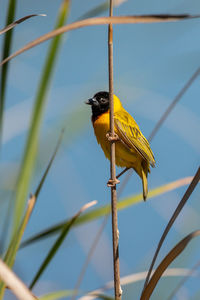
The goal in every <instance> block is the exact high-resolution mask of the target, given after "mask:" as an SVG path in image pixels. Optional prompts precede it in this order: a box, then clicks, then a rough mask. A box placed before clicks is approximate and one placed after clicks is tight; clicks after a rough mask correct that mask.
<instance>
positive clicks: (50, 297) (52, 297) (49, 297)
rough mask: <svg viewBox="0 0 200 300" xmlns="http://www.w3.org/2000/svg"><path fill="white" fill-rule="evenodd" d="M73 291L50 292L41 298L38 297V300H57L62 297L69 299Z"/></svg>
mask: <svg viewBox="0 0 200 300" xmlns="http://www.w3.org/2000/svg"><path fill="white" fill-rule="evenodd" d="M73 294H74V291H73V290H64V291H56V292H52V293H49V294H46V295H43V296H40V297H39V298H38V299H39V300H57V299H60V298H64V297H71V296H73Z"/></svg>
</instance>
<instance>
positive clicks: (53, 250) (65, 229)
mask: <svg viewBox="0 0 200 300" xmlns="http://www.w3.org/2000/svg"><path fill="white" fill-rule="evenodd" d="M95 204H96V201H92V202H89V203H87V204H86V205H84V206H83V207H82V208H81V209H80V210H79V212H78V213H76V214H75V215H74V216H73V217H72V218H71V219H70V220H69V222H67V223H66V224H65V225H64V226H63V228H62V230H61V233H60V235H59V236H58V238H57V240H56V242H55V243H54V244H53V246H52V248H51V249H50V251H49V253H48V254H47V256H46V258H45V259H44V261H43V263H42V265H41V267H40V268H39V270H38V272H37V273H36V275H35V277H34V278H33V281H32V282H31V284H30V289H32V288H33V287H34V285H35V284H36V282H37V281H38V279H39V278H40V276H41V275H42V273H43V272H44V270H45V269H46V268H47V266H48V264H49V263H50V261H51V260H52V259H53V257H54V255H55V254H56V252H57V251H58V249H59V248H60V246H61V245H62V243H63V241H64V240H65V238H66V236H67V234H68V233H69V230H70V229H71V227H72V225H73V224H74V222H75V221H76V220H77V219H78V217H79V216H80V214H81V213H82V212H83V211H85V210H86V209H88V208H89V207H91V206H93V205H95Z"/></svg>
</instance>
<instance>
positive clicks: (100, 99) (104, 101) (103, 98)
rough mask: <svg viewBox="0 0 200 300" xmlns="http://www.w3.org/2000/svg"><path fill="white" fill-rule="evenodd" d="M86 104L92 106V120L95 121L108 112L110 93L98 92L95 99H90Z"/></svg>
mask: <svg viewBox="0 0 200 300" xmlns="http://www.w3.org/2000/svg"><path fill="white" fill-rule="evenodd" d="M85 103H86V104H88V105H91V106H92V119H93V120H95V119H96V118H97V117H98V116H100V115H101V114H103V113H105V112H107V111H108V109H109V93H108V92H98V93H97V94H95V95H94V96H93V98H91V99H88V100H87V101H86V102H85Z"/></svg>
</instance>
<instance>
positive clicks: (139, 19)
mask: <svg viewBox="0 0 200 300" xmlns="http://www.w3.org/2000/svg"><path fill="white" fill-rule="evenodd" d="M199 17H200V16H199V15H141V16H115V17H99V18H90V19H85V20H81V21H77V22H74V23H71V24H68V25H65V26H62V27H60V28H58V29H55V30H52V31H50V32H49V33H47V34H44V35H42V36H41V37H39V38H37V39H36V40H34V41H32V42H30V43H28V44H26V45H25V46H24V47H23V48H21V49H19V50H18V51H16V52H15V53H13V54H12V55H10V56H9V57H7V58H6V59H4V60H3V61H2V62H1V63H0V66H2V65H3V64H5V63H6V62H8V61H9V60H11V59H12V58H14V57H16V56H18V55H20V54H21V53H23V52H25V51H27V50H29V49H31V48H33V47H35V46H37V45H39V44H41V43H43V42H45V41H47V40H49V39H52V38H53V37H55V36H57V35H60V34H62V33H64V32H68V31H71V30H75V29H78V28H82V27H86V26H95V25H108V24H139V23H159V22H175V21H180V20H188V19H194V18H199Z"/></svg>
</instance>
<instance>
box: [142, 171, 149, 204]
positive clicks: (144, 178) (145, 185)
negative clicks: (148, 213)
mask: <svg viewBox="0 0 200 300" xmlns="http://www.w3.org/2000/svg"><path fill="white" fill-rule="evenodd" d="M147 174H148V169H147V168H145V167H143V166H142V186H143V199H144V201H146V199H147V194H148V181H147Z"/></svg>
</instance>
